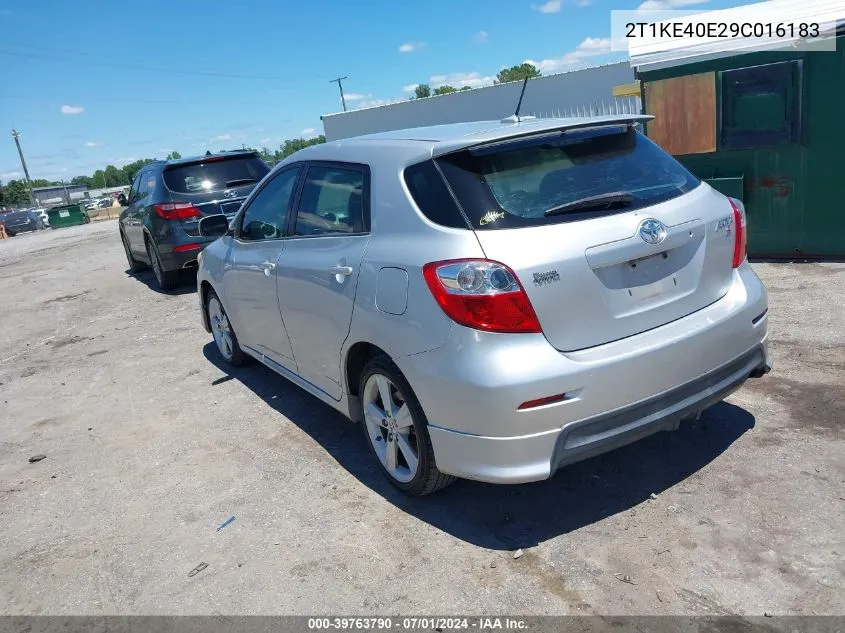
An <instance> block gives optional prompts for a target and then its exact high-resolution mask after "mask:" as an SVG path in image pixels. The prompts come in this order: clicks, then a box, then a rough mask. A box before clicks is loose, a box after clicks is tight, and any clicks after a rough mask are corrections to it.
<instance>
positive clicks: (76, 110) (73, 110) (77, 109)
mask: <svg viewBox="0 0 845 633" xmlns="http://www.w3.org/2000/svg"><path fill="white" fill-rule="evenodd" d="M61 111H62V114H82V113H83V112H85V108H83V107H82V106H72V105H63V106H62V108H61Z"/></svg>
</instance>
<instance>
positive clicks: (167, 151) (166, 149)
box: [156, 147, 173, 155]
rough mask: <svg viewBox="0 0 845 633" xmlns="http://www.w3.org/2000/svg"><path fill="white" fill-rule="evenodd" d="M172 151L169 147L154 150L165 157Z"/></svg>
mask: <svg viewBox="0 0 845 633" xmlns="http://www.w3.org/2000/svg"><path fill="white" fill-rule="evenodd" d="M172 151H173V148H171V147H164V148H159V149H157V150H156V152H158V153H159V154H165V155H166V154H169V153H170V152H172Z"/></svg>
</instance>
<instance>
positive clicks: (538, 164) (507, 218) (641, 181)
mask: <svg viewBox="0 0 845 633" xmlns="http://www.w3.org/2000/svg"><path fill="white" fill-rule="evenodd" d="M438 162H439V165H440V166H441V169H442V171H443V174H444V176H446V179H447V181H448V182H449V184H450V186H451V187H452V190H453V191H454V192H455V194H456V196H457V198H458V200H459V202H460V203H461V206H462V207H463V209H464V211H465V213H466V215H467V217H468V218H469V220H470V221H471V223H472V224H473V228H475V229H480V230H488V229H499V228H516V227H521V226H538V225H542V224H549V223H557V222H566V221H573V220H580V219H586V218H590V217H596V216H597V215H601V214H607V213H617V212H619V211H629V210H632V209H637V208H642V207H646V206H650V205H653V204H657V203H659V202H663V201H665V200H670V199H672V198H675V197H677V196H680V195H682V194H684V193H686V192H688V191H691V190H692V189H694V188H695V187H697V186H698V185H699V184H700V181H699V180H698V179H697V178H696V177H695V176H693V175H692V174H691V173H690V172H688V171H687V170H686V169H685V168H684V167H683V166H682V165H681V164H680V163H678V162H677V161H676V160H675V159H674V158H672V157H671V156H669V155H668V154H667V153H666V152H664V151H663V150H662V149H660V148H659V147H658V146H657V145H655V144H654V143H653V142H651V141H650V140H649V139H647V138H646V137H645V136H643V135H642V134H640V133H639V132H637V131H636V130H635V129H634V128H633V127H629V126H610V127H602V128H596V129H592V130H573V131H569V132H567V131H563V132H560V133H555V134H552V135H545V134H544V135H542V136H538V137H534V138H531V137H529V138H523V139H515V140H513V141H506V142H502V143H497V144H493V145H489V146H485V147H480V148H477V149H470V150H463V151H461V152H457V153H455V154H450V155H448V156H445V157H442V158H440V159H438ZM617 194H618V195H617ZM590 200H594V201H595V202H593V203H589V201H590ZM585 203H589V204H585Z"/></svg>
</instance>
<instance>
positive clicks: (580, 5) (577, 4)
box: [575, 0, 593, 7]
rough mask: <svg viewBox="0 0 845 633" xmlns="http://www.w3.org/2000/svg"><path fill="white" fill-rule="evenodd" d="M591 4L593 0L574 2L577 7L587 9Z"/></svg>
mask: <svg viewBox="0 0 845 633" xmlns="http://www.w3.org/2000/svg"><path fill="white" fill-rule="evenodd" d="M591 4H593V0H575V6H577V7H589V6H590V5H591Z"/></svg>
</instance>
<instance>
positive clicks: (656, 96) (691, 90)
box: [644, 72, 716, 155]
mask: <svg viewBox="0 0 845 633" xmlns="http://www.w3.org/2000/svg"><path fill="white" fill-rule="evenodd" d="M644 91H645V111H646V113H647V114H653V115H654V117H655V119H654V120H653V121H649V123H648V137H649V138H650V139H651V140H653V141H654V142H655V143H657V144H658V145H660V146H661V147H662V148H663V149H665V150H666V151H667V152H669V153H670V154H675V155H679V154H702V153H705V152H715V151H716V74H715V73H712V72H710V73H699V74H697V75H687V76H686V77H673V78H671V79H661V80H659V81H652V82H648V83H646V84H645V87H644Z"/></svg>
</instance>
